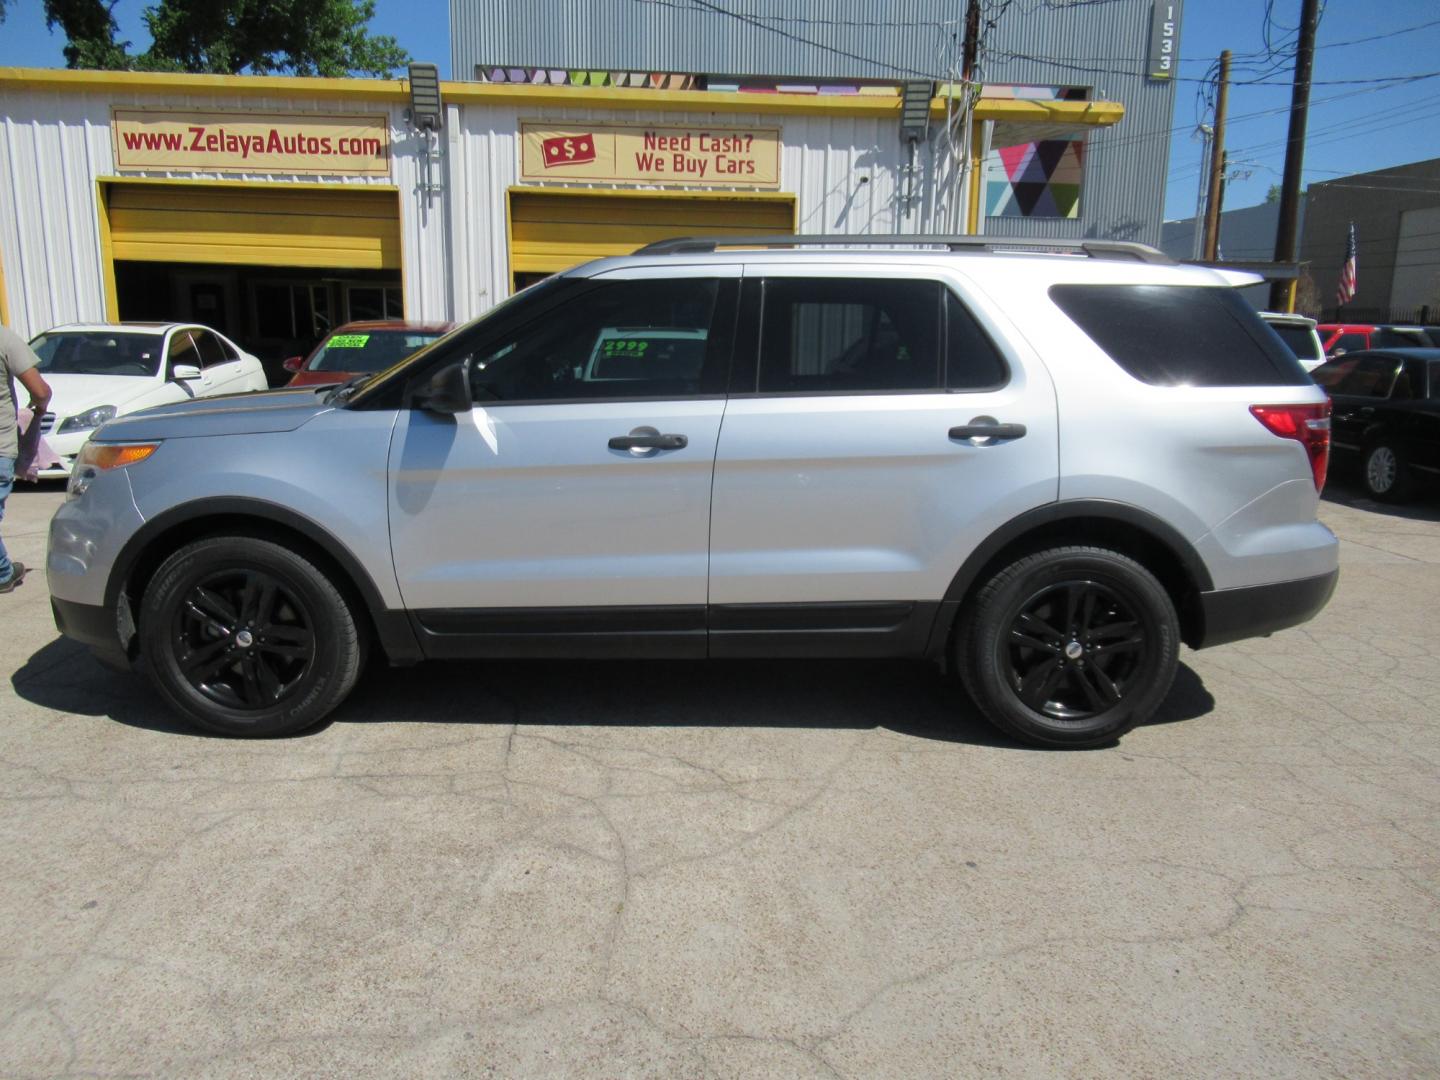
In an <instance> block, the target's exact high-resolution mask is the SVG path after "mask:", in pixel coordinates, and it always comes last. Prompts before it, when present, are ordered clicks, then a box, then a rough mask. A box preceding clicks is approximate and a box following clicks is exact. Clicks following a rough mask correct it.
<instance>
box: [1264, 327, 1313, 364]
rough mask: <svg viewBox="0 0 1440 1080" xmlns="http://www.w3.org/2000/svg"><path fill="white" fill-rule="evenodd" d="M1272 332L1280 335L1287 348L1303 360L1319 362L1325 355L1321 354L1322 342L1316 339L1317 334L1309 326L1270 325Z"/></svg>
mask: <svg viewBox="0 0 1440 1080" xmlns="http://www.w3.org/2000/svg"><path fill="white" fill-rule="evenodd" d="M1267 325H1268V326H1269V327H1270V329H1271V330H1274V331H1275V333H1276V334H1277V335H1279V337H1280V340H1281V341H1283V342H1284V343H1285V345H1286V347H1287V348H1288V349H1289V350H1290V351H1291V352H1292V353H1294V354H1295V356H1296V357H1297V358H1298V359H1301V360H1319V359H1320V358H1321V357H1322V356H1323V355H1324V354H1323V353H1321V352H1320V341H1319V339H1318V338H1316V337H1315V332H1314V331H1313V330H1311V329H1310V328H1309V327H1308V326H1295V325H1294V324H1291V323H1268V324H1267Z"/></svg>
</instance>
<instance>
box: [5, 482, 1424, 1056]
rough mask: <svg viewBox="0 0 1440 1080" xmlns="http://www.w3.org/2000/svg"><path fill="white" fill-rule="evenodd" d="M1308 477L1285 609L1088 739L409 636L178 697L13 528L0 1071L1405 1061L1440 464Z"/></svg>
mask: <svg viewBox="0 0 1440 1080" xmlns="http://www.w3.org/2000/svg"><path fill="white" fill-rule="evenodd" d="M60 498H61V495H60V494H59V493H58V492H57V491H55V490H53V489H52V490H48V491H41V492H36V491H34V490H32V489H28V488H24V487H22V488H21V489H20V490H19V491H17V493H16V494H15V495H14V496H13V497H12V499H11V501H10V506H9V509H8V512H7V516H6V518H5V521H4V523H3V525H0V529H3V535H4V538H5V542H6V544H7V545H8V546H9V547H10V549H11V552H12V554H13V555H18V556H19V557H20V558H22V559H24V561H25V562H27V563H30V564H32V565H35V566H37V567H38V566H40V565H41V564H42V563H43V558H42V556H43V544H44V528H45V523H46V521H47V520H48V517H49V515H50V513H51V512H53V509H54V507H55V506H56V505H57V504H58V503H59V500H60ZM1323 516H1324V518H1325V520H1326V521H1327V522H1328V523H1329V524H1330V525H1331V527H1332V528H1334V529H1335V530H1336V532H1337V533H1339V534H1340V536H1341V537H1342V538H1343V540H1344V541H1345V543H1344V549H1343V555H1342V558H1343V572H1342V577H1341V583H1340V587H1339V591H1338V592H1337V595H1336V597H1335V599H1334V600H1333V601H1332V603H1331V605H1330V607H1329V608H1328V609H1327V610H1326V611H1325V612H1324V613H1323V614H1322V616H1321V617H1320V618H1319V619H1317V620H1316V621H1315V622H1313V623H1312V624H1310V625H1309V626H1307V627H1305V628H1302V629H1298V630H1292V631H1288V632H1285V633H1283V634H1279V635H1277V636H1275V637H1273V638H1271V639H1268V640H1264V641H1258V642H1250V643H1242V644H1238V645H1233V646H1227V647H1223V648H1220V649H1216V650H1212V651H1208V652H1204V653H1193V652H1188V651H1187V652H1185V653H1184V654H1183V656H1182V660H1183V663H1184V667H1183V668H1182V669H1181V672H1180V677H1179V679H1178V681H1177V684H1176V688H1175V691H1174V693H1173V694H1172V695H1171V698H1170V699H1169V701H1168V702H1167V704H1166V706H1165V708H1164V710H1163V713H1162V715H1161V717H1160V718H1159V720H1158V722H1157V723H1154V724H1152V725H1149V726H1147V727H1145V728H1142V729H1140V730H1138V731H1136V732H1134V733H1132V734H1131V735H1129V736H1128V737H1126V738H1125V740H1124V741H1123V742H1122V743H1121V744H1120V745H1119V746H1118V747H1117V748H1114V749H1109V750H1102V751H1094V752H1089V753H1052V752H1043V751H1036V750H1027V749H1020V748H1017V747H1015V746H1013V745H1011V744H1008V743H1006V742H1004V741H1003V740H1001V739H999V738H998V737H995V736H993V735H992V734H991V732H990V730H989V729H988V728H986V727H985V726H984V725H983V724H981V723H980V721H979V720H978V719H976V718H975V717H974V716H973V714H972V713H971V711H970V710H969V708H968V706H967V705H966V704H965V703H964V700H963V697H962V696H961V695H960V694H959V693H958V691H956V690H955V689H954V688H953V687H952V686H951V685H949V684H948V683H947V682H945V681H944V680H942V679H941V678H940V677H938V676H937V675H935V674H933V673H931V672H929V671H928V670H926V669H924V668H919V667H914V666H911V665H906V664H889V663H844V664H835V663H811V664H799V663H794V664H780V663H726V664H720V663H717V664H714V665H711V666H707V665H704V664H681V663H671V664H661V663H654V664H641V663H628V664H625V663H594V664H560V663H526V664H518V663H495V664H483V665H473V664H472V665H450V666H440V665H426V666H421V667H418V668H415V669H412V670H408V671H375V672H372V673H370V674H368V675H367V676H366V678H365V680H364V681H363V682H362V684H361V686H360V688H359V689H358V691H357V693H356V694H355V696H354V697H353V698H352V700H351V702H350V703H349V704H347V705H346V706H345V707H343V708H342V710H341V711H340V712H339V713H338V714H337V716H336V719H335V722H334V723H332V724H330V725H329V726H328V727H326V728H324V729H322V730H320V731H317V732H314V733H312V734H310V735H308V736H305V737H302V738H297V739H292V740H286V741H276V742H259V743H256V742H241V741H231V740H225V739H218V738H210V737H206V736H202V735H198V734H195V733H194V732H192V731H190V730H189V729H188V728H185V727H183V726H180V725H178V724H177V723H175V722H173V721H172V719H171V718H170V717H169V716H168V715H167V714H166V712H165V711H164V710H163V708H162V707H161V705H160V703H159V701H158V700H157V698H156V696H155V695H154V694H153V693H152V692H151V690H150V689H149V687H148V686H147V685H146V684H145V683H144V682H142V681H140V680H139V679H137V678H132V677H127V676H122V675H118V674H113V673H111V672H109V671H106V670H105V669H103V668H101V667H99V666H98V665H97V664H95V663H94V662H93V661H92V660H91V659H90V658H89V657H88V655H86V654H85V653H84V652H83V651H81V650H78V649H76V648H73V647H71V646H70V645H68V644H66V643H63V642H61V641H59V640H57V639H56V635H55V632H54V629H53V626H52V625H51V622H50V618H49V611H48V606H47V600H46V595H45V588H44V578H43V574H41V573H36V575H35V576H34V577H32V578H31V579H30V580H29V581H28V582H27V583H26V584H25V585H24V586H23V587H22V588H21V589H20V590H19V591H18V592H17V593H15V594H14V595H11V596H0V640H3V645H4V657H5V660H4V663H5V664H6V666H7V668H6V672H5V674H6V676H7V678H6V683H5V689H4V690H3V691H0V724H3V729H4V741H3V747H0V794H3V797H4V800H5V814H4V819H3V824H0V1074H3V1075H5V1076H22V1077H29V1076H47V1077H48V1076H67V1075H78V1074H85V1075H102V1076H110V1075H119V1074H126V1075H166V1076H176V1077H207V1076H217V1077H218V1076H224V1077H235V1076H257V1077H259V1076H267V1077H268V1076H279V1075H284V1076H347V1077H349V1076H397V1077H398V1076H407V1077H408V1076H416V1075H466V1076H607V1077H608V1076H613V1077H651V1076H653V1077H666V1078H670V1077H692V1076H693V1077H732V1076H733V1077H740V1076H831V1077H833V1076H844V1077H906V1078H914V1077H932V1076H933V1077H954V1076H985V1075H1002V1074H1003V1075H1008V1076H1015V1075H1070V1076H1081V1075H1084V1076H1113V1075H1133V1076H1197V1077H1199V1076H1206V1077H1209V1076H1216V1075H1265V1076H1294V1077H1302V1076H1303V1077H1314V1076H1337V1077H1338V1076H1360V1075H1364V1076H1380V1075H1384V1076H1417V1077H1418V1076H1426V1075H1429V1076H1433V1075H1436V1073H1437V1072H1440V901H1437V897H1440V857H1437V852H1440V807H1437V804H1440V783H1437V771H1440V738H1437V734H1440V715H1437V709H1436V707H1435V702H1436V700H1437V697H1440V664H1437V662H1436V661H1437V654H1440V648H1437V645H1436V636H1437V635H1436V618H1435V613H1436V612H1437V611H1440V505H1437V504H1436V503H1435V502H1431V503H1429V504H1428V505H1422V506H1421V507H1419V508H1418V509H1415V510H1413V511H1410V512H1408V513H1404V514H1397V513H1394V512H1391V511H1387V510H1381V509H1377V508H1374V507H1372V506H1370V505H1369V504H1367V503H1364V502H1363V501H1358V500H1356V499H1354V498H1352V497H1350V496H1348V495H1347V494H1346V490H1345V489H1344V488H1340V489H1339V490H1338V493H1337V494H1336V495H1333V496H1332V498H1331V499H1330V501H1327V502H1326V504H1325V505H1324V508H1323Z"/></svg>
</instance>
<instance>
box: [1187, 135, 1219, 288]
mask: <svg viewBox="0 0 1440 1080" xmlns="http://www.w3.org/2000/svg"><path fill="white" fill-rule="evenodd" d="M1195 133H1196V134H1197V135H1199V136H1200V139H1201V142H1200V177H1199V179H1198V180H1197V181H1196V183H1195V236H1194V239H1193V242H1192V243H1191V245H1190V258H1191V259H1192V260H1194V261H1195V262H1200V261H1201V260H1202V259H1203V258H1204V257H1205V190H1206V189H1207V188H1208V187H1209V186H1210V140H1211V138H1213V137H1214V135H1215V129H1214V128H1212V127H1211V126H1210V125H1209V124H1201V125H1200V126H1199V127H1198V128H1196V129H1195Z"/></svg>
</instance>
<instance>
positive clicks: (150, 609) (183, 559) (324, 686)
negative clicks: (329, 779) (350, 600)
mask: <svg viewBox="0 0 1440 1080" xmlns="http://www.w3.org/2000/svg"><path fill="white" fill-rule="evenodd" d="M229 570H260V571H264V572H265V573H268V574H273V575H274V576H275V577H276V578H278V579H279V580H280V581H281V582H283V583H284V585H285V586H286V587H287V588H289V589H291V590H293V591H294V593H295V594H296V595H297V596H298V598H299V599H300V600H301V602H302V603H303V604H304V605H305V607H306V609H307V614H308V615H309V616H310V619H311V624H312V625H311V629H312V631H313V633H314V637H315V656H314V658H313V659H312V661H311V664H310V669H309V670H308V671H307V672H306V673H305V675H304V677H303V681H302V683H301V685H300V686H299V687H298V688H297V690H296V692H294V693H292V694H290V695H288V696H287V697H286V698H285V699H284V700H283V701H281V702H279V703H278V704H276V705H275V706H273V707H271V708H268V709H259V710H254V711H251V710H241V709H233V708H229V707H227V706H225V705H222V704H220V703H219V702H216V701H213V700H211V699H210V698H208V697H206V696H205V695H203V694H202V693H200V691H198V690H196V689H195V688H194V687H192V686H191V685H190V684H189V682H188V681H187V680H186V678H185V676H184V674H183V673H182V672H181V670H180V666H179V662H178V661H177V659H176V657H175V651H174V647H173V641H172V640H171V627H172V626H173V625H174V618H175V614H176V609H177V607H178V605H180V604H181V603H183V602H184V599H185V597H186V596H187V595H188V594H189V592H190V590H191V589H193V588H194V587H195V585H196V584H197V583H199V581H200V580H201V579H203V578H205V577H208V576H210V575H212V574H214V573H216V572H217V571H229ZM317 579H318V580H317ZM327 584H328V583H326V582H324V579H323V578H321V577H320V576H319V572H318V571H316V570H315V569H314V568H313V567H312V566H310V564H309V563H308V562H306V561H304V560H303V559H301V558H300V557H298V556H296V555H294V554H293V553H291V552H289V551H287V550H286V549H285V548H282V547H279V546H278V545H276V544H273V543H270V542H269V541H256V540H239V539H225V540H218V541H201V542H199V543H197V544H193V545H190V546H189V547H186V548H183V549H181V550H180V551H178V552H176V553H175V555H172V556H171V557H170V559H168V560H166V562H165V563H164V564H162V565H161V567H160V569H159V571H157V573H156V575H155V577H154V579H153V580H152V581H151V583H150V586H149V587H148V588H147V589H146V591H145V596H144V599H143V601H142V603H141V615H140V637H141V643H142V644H141V647H142V652H143V654H144V657H145V665H146V667H147V669H148V670H149V672H150V675H151V677H152V680H153V681H154V683H155V685H156V686H157V687H158V688H159V690H160V692H161V694H162V695H163V696H164V697H165V698H166V700H167V701H168V702H169V703H170V704H171V705H172V706H174V707H175V708H176V709H177V710H179V711H180V712H182V713H183V714H184V715H185V716H187V717H188V718H189V719H191V720H192V721H194V722H195V723H196V724H198V725H200V726H201V727H204V728H206V729H208V730H210V731H215V732H219V733H221V734H225V735H247V736H267V735H283V734H290V733H294V732H297V731H301V730H303V729H304V728H306V727H309V726H311V725H312V724H314V723H316V722H318V720H319V719H320V718H321V717H322V716H323V715H324V714H325V712H328V711H329V709H330V708H331V707H333V702H331V700H330V699H331V698H333V697H334V696H335V684H336V681H337V680H338V679H339V678H340V673H341V672H342V671H343V669H344V666H345V657H344V655H343V652H342V642H343V640H344V638H345V634H344V629H345V628H344V626H343V625H342V624H343V622H344V620H345V618H346V617H347V615H348V613H347V612H345V611H343V610H337V607H336V601H337V599H338V597H337V595H336V594H335V592H334V589H333V588H326V587H325V586H326V585H327Z"/></svg>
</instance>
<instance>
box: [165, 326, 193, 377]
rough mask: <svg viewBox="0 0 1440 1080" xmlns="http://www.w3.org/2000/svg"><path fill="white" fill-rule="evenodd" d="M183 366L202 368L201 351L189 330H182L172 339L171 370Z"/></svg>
mask: <svg viewBox="0 0 1440 1080" xmlns="http://www.w3.org/2000/svg"><path fill="white" fill-rule="evenodd" d="M182 364H184V365H188V366H190V367H197V368H198V367H199V366H200V350H199V348H198V347H197V346H196V345H195V339H194V338H192V337H191V336H190V331H188V330H180V331H178V332H176V333H175V334H174V335H173V336H172V337H171V338H170V370H171V371H174V370H175V369H176V368H177V367H179V366H181V365H182Z"/></svg>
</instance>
